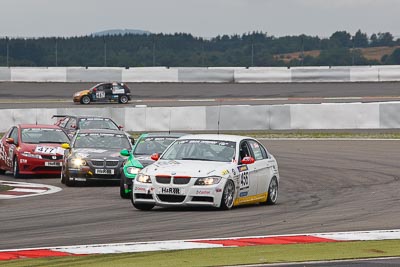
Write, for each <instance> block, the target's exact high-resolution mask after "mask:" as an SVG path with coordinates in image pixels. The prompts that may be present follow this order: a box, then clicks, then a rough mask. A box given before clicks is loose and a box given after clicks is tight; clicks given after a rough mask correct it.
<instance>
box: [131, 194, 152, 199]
mask: <svg viewBox="0 0 400 267" xmlns="http://www.w3.org/2000/svg"><path fill="white" fill-rule="evenodd" d="M135 198H142V199H153V195H151V194H135Z"/></svg>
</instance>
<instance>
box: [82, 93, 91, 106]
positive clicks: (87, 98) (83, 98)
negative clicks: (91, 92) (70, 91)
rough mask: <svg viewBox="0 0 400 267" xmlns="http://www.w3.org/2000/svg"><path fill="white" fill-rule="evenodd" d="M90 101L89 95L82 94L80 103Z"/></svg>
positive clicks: (85, 103)
mask: <svg viewBox="0 0 400 267" xmlns="http://www.w3.org/2000/svg"><path fill="white" fill-rule="evenodd" d="M89 103H90V97H89V96H88V95H84V96H82V98H81V104H84V105H87V104H89Z"/></svg>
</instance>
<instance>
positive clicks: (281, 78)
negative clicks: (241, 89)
mask: <svg viewBox="0 0 400 267" xmlns="http://www.w3.org/2000/svg"><path fill="white" fill-rule="evenodd" d="M234 78H235V82H237V83H271V82H272V83H274V82H291V81H292V71H291V70H290V69H289V68H278V67H277V68H248V69H245V68H243V69H238V70H235V72H234Z"/></svg>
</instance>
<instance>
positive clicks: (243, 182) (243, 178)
mask: <svg viewBox="0 0 400 267" xmlns="http://www.w3.org/2000/svg"><path fill="white" fill-rule="evenodd" d="M249 185H250V179H249V172H248V171H245V172H241V173H240V189H243V188H248V187H249Z"/></svg>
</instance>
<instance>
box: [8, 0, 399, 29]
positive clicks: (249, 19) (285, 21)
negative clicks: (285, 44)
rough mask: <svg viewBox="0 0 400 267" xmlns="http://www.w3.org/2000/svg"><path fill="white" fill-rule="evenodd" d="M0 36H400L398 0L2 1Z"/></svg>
mask: <svg viewBox="0 0 400 267" xmlns="http://www.w3.org/2000/svg"><path fill="white" fill-rule="evenodd" d="M0 10H1V15H0V37H4V36H10V37H43V36H81V35H88V34H91V33H93V32H98V31H103V30H110V29H140V30H148V31H150V32H153V33H175V32H185V33H191V34H193V35H194V36H199V37H215V36H217V35H222V34H228V35H232V34H243V33H247V32H251V31H262V32H266V33H267V34H269V35H275V36H285V35H299V34H302V33H304V34H307V35H313V36H315V35H318V36H320V37H329V36H330V35H331V34H332V33H333V32H335V31H338V30H346V31H348V32H350V33H351V34H354V33H355V32H356V31H357V30H358V29H361V31H362V32H366V33H368V35H370V34H372V33H378V32H390V33H392V34H393V35H395V36H396V37H400V0H0Z"/></svg>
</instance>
